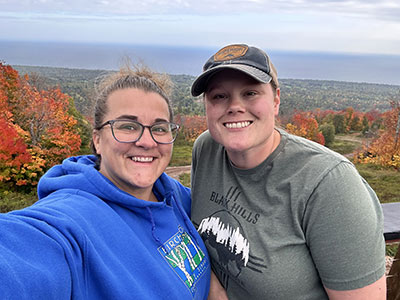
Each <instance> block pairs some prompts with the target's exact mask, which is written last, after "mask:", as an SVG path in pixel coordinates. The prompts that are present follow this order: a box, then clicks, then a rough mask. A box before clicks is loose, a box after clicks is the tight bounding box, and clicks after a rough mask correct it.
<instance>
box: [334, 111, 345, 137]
mask: <svg viewBox="0 0 400 300" xmlns="http://www.w3.org/2000/svg"><path fill="white" fill-rule="evenodd" d="M332 121H333V126H335V132H336V133H345V132H346V126H345V119H344V115H342V114H337V115H335V116H334V117H333V120H332Z"/></svg>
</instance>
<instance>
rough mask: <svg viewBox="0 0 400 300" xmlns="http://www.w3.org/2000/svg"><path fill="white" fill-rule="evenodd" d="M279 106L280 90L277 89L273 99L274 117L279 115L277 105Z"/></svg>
mask: <svg viewBox="0 0 400 300" xmlns="http://www.w3.org/2000/svg"><path fill="white" fill-rule="evenodd" d="M280 104H281V90H280V88H277V89H276V91H275V97H274V113H275V116H277V115H278V113H279V105H280Z"/></svg>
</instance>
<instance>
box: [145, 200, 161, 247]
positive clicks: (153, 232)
mask: <svg viewBox="0 0 400 300" xmlns="http://www.w3.org/2000/svg"><path fill="white" fill-rule="evenodd" d="M146 209H147V212H148V213H149V215H150V221H151V234H152V236H153V239H154V240H155V241H156V242H157V243H158V244H159V245H160V246H161V247H162V249H163V250H164V251H165V249H164V245H163V243H162V242H161V240H160V239H159V238H158V236H157V235H156V223H155V222H154V217H153V213H152V212H151V209H150V207H148V206H147V207H146Z"/></svg>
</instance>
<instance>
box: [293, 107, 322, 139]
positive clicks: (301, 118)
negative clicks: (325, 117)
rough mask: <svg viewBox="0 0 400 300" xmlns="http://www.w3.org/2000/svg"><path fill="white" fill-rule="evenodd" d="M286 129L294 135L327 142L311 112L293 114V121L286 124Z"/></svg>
mask: <svg viewBox="0 0 400 300" xmlns="http://www.w3.org/2000/svg"><path fill="white" fill-rule="evenodd" d="M286 130H287V131H288V132H289V133H291V134H294V135H297V136H301V137H304V138H306V139H309V140H312V141H314V142H317V143H319V144H321V145H324V144H325V139H324V136H323V135H322V133H321V132H320V131H319V129H318V122H317V120H315V117H314V115H313V114H312V113H311V112H297V113H295V114H294V115H293V116H292V122H291V123H288V124H287V125H286Z"/></svg>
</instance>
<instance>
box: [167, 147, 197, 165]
mask: <svg viewBox="0 0 400 300" xmlns="http://www.w3.org/2000/svg"><path fill="white" fill-rule="evenodd" d="M191 163H192V145H174V151H173V152H172V159H171V162H170V163H169V165H170V166H187V165H190V164H191Z"/></svg>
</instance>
